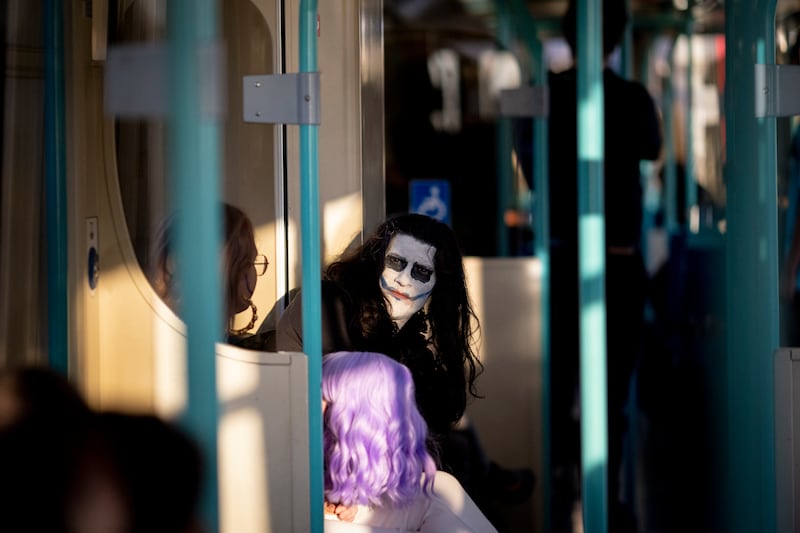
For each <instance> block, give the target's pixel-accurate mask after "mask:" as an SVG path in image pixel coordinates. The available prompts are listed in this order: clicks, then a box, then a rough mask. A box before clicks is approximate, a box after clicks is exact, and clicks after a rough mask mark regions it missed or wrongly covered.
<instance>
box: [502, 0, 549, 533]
mask: <svg viewBox="0 0 800 533" xmlns="http://www.w3.org/2000/svg"><path fill="white" fill-rule="evenodd" d="M511 5H512V12H513V19H514V22H515V24H516V25H517V31H518V32H519V33H520V34H521V35H522V37H523V39H524V42H525V44H526V45H527V47H528V50H529V52H530V54H531V59H532V61H533V65H534V79H533V81H534V82H535V83H537V84H538V85H540V86H545V87H546V86H547V61H546V60H545V56H544V50H543V47H542V42H541V41H540V40H539V37H538V35H537V31H536V25H535V23H534V21H533V19H532V17H531V14H530V11H528V7H527V6H526V5H525V3H524V2H523V1H522V0H513V2H512V4H511ZM532 150H533V168H532V173H533V191H534V194H533V200H532V202H531V203H532V205H531V206H530V210H531V212H532V213H533V216H534V253H535V255H536V257H538V258H539V264H540V265H541V269H542V270H541V272H542V273H541V278H540V283H541V285H540V287H541V288H540V292H539V298H540V299H539V324H540V326H539V327H540V330H539V331H540V332H541V333H540V337H541V344H540V350H541V358H542V400H541V403H542V407H541V409H542V410H541V413H542V415H541V416H542V434H543V435H544V438H543V439H542V479H543V480H544V488H543V494H542V504H543V511H544V517H543V518H544V520H543V522H544V531H550V530H551V527H552V526H551V521H552V516H551V513H550V509H551V498H552V472H551V468H550V454H551V451H550V211H549V205H550V192H549V184H548V181H547V180H548V170H549V169H548V131H547V116H538V117H534V118H533V146H532Z"/></svg>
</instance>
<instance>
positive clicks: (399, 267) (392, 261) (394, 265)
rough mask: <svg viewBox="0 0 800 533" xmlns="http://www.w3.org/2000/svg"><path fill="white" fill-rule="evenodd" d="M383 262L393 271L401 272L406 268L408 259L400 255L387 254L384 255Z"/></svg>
mask: <svg viewBox="0 0 800 533" xmlns="http://www.w3.org/2000/svg"><path fill="white" fill-rule="evenodd" d="M384 264H385V265H386V268H391V269H392V270H394V271H395V272H402V271H403V270H405V269H406V266H408V261H406V260H405V259H403V258H402V257H398V256H396V255H392V254H389V255H387V256H386V259H385V261H384Z"/></svg>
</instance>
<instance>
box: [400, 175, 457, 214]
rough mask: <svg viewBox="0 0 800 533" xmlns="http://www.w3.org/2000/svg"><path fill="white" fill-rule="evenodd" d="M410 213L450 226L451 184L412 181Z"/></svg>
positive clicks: (410, 185)
mask: <svg viewBox="0 0 800 533" xmlns="http://www.w3.org/2000/svg"><path fill="white" fill-rule="evenodd" d="M409 188H410V189H411V191H410V194H409V197H410V199H411V205H410V206H409V211H410V212H412V213H419V214H421V215H428V216H429V217H431V218H435V219H436V220H439V221H441V222H444V223H445V224H450V182H449V181H445V180H411V182H410V183H409Z"/></svg>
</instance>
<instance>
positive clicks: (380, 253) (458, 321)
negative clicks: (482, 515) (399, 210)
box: [325, 214, 483, 416]
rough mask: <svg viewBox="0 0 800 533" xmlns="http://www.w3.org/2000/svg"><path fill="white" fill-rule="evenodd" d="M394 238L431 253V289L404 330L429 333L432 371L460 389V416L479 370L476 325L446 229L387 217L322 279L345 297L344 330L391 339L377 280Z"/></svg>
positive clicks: (422, 219) (428, 221)
mask: <svg viewBox="0 0 800 533" xmlns="http://www.w3.org/2000/svg"><path fill="white" fill-rule="evenodd" d="M398 234H404V235H408V236H410V237H414V238H415V239H417V240H420V241H422V242H425V243H427V244H429V245H431V246H433V247H435V248H436V255H435V257H434V269H435V271H436V284H435V285H434V288H433V292H432V293H431V296H430V300H429V301H428V304H427V306H426V311H425V312H424V313H423V311H420V312H418V313H417V315H415V316H414V317H412V318H411V319H410V320H409V322H408V323H407V324H406V326H405V327H404V329H414V328H418V329H419V330H420V331H422V332H423V333H429V335H426V338H428V339H429V340H428V341H427V342H428V344H429V346H430V348H431V351H432V353H433V356H434V358H435V359H436V364H437V366H438V367H439V368H442V369H443V370H444V371H445V372H446V373H447V375H448V376H449V379H448V381H449V382H450V383H451V384H452V386H453V389H454V390H455V389H457V388H458V387H457V385H461V387H460V389H461V393H460V396H461V397H460V398H458V399H457V404H458V405H457V407H458V409H457V411H458V414H459V416H460V414H462V413H463V411H464V409H465V407H466V391H467V390H469V392H470V394H471V395H472V396H474V397H478V393H477V389H476V387H475V379H476V378H477V376H478V375H479V374H480V372H481V371H482V370H483V365H482V364H481V362H480V361H479V360H478V358H477V357H476V355H475V353H474V351H473V349H472V342H473V340H474V337H475V335H476V333H477V331H478V328H479V323H478V319H477V316H476V315H475V312H474V311H473V309H472V305H471V304H470V301H469V296H468V294H467V286H466V279H465V276H464V265H463V262H462V255H461V250H460V248H459V246H458V243H457V241H456V237H455V234H454V233H453V231H452V230H451V229H450V227H449V226H447V225H446V224H444V223H442V222H439V221H437V220H435V219H433V218H430V217H428V216H425V215H418V214H402V215H396V216H393V217H390V218H389V219H387V220H386V221H385V222H383V223H382V224H381V225H380V226H378V228H377V229H376V230H375V232H374V233H373V234H372V235H371V236H370V237H368V238H367V239H366V241H365V242H364V243H363V244H362V245H361V246H358V247H356V248H354V249H352V250H349V251H346V252H345V253H344V254H343V255H342V256H341V257H340V258H339V259H338V260H336V261H335V262H333V263H332V264H331V265H330V266H329V267H328V268H327V270H326V272H325V278H326V279H328V280H331V281H334V282H336V283H338V284H339V285H341V286H342V287H343V288H344V289H345V291H346V292H347V293H348V295H349V297H350V299H351V302H349V303H350V305H351V306H352V309H353V311H354V313H353V315H354V316H353V318H352V321H353V322H356V323H355V324H350V326H351V327H356V329H358V330H360V333H361V336H362V338H365V339H369V338H371V337H372V338H374V337H383V338H386V337H391V336H392V334H393V333H394V332H395V329H396V328H395V326H394V324H393V322H392V320H391V317H390V315H389V311H388V310H387V302H386V299H385V298H384V296H383V293H382V292H381V290H380V286H379V284H378V283H377V280H378V279H379V277H380V275H381V273H382V272H383V269H384V260H385V256H386V250H387V249H388V248H389V243H390V242H391V240H392V238H394V236H395V235H398ZM428 328H429V331H428Z"/></svg>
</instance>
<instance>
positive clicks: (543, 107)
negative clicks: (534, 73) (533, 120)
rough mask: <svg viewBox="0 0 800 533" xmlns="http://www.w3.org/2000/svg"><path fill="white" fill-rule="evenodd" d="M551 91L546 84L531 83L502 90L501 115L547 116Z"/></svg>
mask: <svg viewBox="0 0 800 533" xmlns="http://www.w3.org/2000/svg"><path fill="white" fill-rule="evenodd" d="M549 95H550V93H549V92H548V88H547V86H546V85H529V86H527V87H519V88H517V89H504V90H502V91H500V115H501V116H503V117H546V116H547V115H548V114H549V111H550V96H549Z"/></svg>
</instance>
